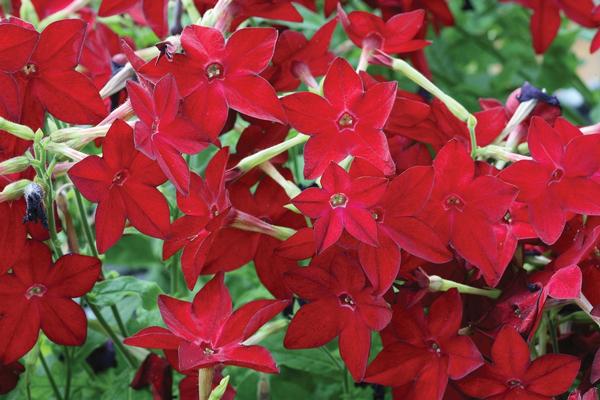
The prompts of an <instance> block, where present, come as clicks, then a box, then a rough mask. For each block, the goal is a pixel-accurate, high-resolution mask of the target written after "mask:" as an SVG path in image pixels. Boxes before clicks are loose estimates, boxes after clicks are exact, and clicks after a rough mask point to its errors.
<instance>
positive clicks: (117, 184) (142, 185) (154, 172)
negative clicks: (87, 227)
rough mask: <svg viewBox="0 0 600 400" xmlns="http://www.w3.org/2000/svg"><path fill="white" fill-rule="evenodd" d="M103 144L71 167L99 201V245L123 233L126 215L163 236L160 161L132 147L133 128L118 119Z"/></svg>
mask: <svg viewBox="0 0 600 400" xmlns="http://www.w3.org/2000/svg"><path fill="white" fill-rule="evenodd" d="M102 149H103V150H104V152H103V155H102V157H98V156H94V155H92V156H88V157H87V158H85V159H84V160H82V161H80V162H78V163H77V164H75V165H74V166H73V167H71V169H70V170H69V177H70V178H71V180H72V181H73V183H74V184H75V186H76V187H77V189H78V190H79V191H81V194H83V195H84V196H85V198H86V199H88V200H90V201H92V202H94V203H98V208H97V210H96V243H97V246H98V251H99V252H100V253H104V252H105V251H106V250H108V249H109V248H110V247H112V246H113V245H114V244H115V243H116V242H117V241H118V240H119V239H120V238H121V236H122V235H123V230H124V229H125V221H126V220H129V222H131V224H132V225H133V226H134V227H135V228H137V229H138V230H139V231H140V232H142V233H144V234H146V235H150V236H154V237H159V238H162V237H164V236H165V235H166V234H167V232H168V231H169V205H168V203H167V200H166V199H165V197H164V196H163V194H162V193H161V192H160V191H159V190H158V189H156V187H157V186H159V185H161V184H163V183H164V182H165V181H166V178H165V176H164V174H163V173H162V172H161V170H160V168H159V167H158V165H157V164H156V163H155V162H154V161H152V160H151V159H149V158H148V157H146V156H145V155H144V154H142V153H140V152H139V151H137V150H135V148H134V147H133V130H132V129H131V127H129V125H127V124H126V123H125V122H123V121H121V120H117V121H115V122H114V123H113V125H112V126H111V128H110V130H109V131H108V133H107V134H106V138H105V139H104V142H103V144H102Z"/></svg>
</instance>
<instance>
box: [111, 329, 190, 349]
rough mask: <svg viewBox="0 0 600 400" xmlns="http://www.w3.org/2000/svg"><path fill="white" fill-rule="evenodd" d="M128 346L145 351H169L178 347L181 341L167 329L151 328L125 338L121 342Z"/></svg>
mask: <svg viewBox="0 0 600 400" xmlns="http://www.w3.org/2000/svg"><path fill="white" fill-rule="evenodd" d="M123 343H125V344H126V345H128V346H136V347H143V348H145V349H169V350H171V349H172V350H175V349H177V347H179V343H181V339H180V338H178V337H177V336H175V335H173V334H172V333H171V332H170V331H169V330H168V329H165V328H161V327H159V326H151V327H150V328H145V329H142V330H141V331H139V332H138V333H136V334H135V335H133V336H130V337H128V338H125V340H124V341H123Z"/></svg>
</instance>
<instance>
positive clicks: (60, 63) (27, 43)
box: [0, 19, 106, 130]
mask: <svg viewBox="0 0 600 400" xmlns="http://www.w3.org/2000/svg"><path fill="white" fill-rule="evenodd" d="M13 23H14V24H18V25H19V26H21V27H25V28H26V29H29V30H30V31H31V32H30V33H25V32H23V31H21V32H20V34H19V35H17V36H16V37H15V43H12V44H13V45H14V46H17V47H19V46H21V45H22V46H23V48H22V49H21V50H19V51H17V55H18V56H19V57H17V58H16V59H15V60H14V61H13V67H16V68H13V69H12V70H11V71H8V72H10V74H8V75H7V77H8V81H12V84H13V85H16V87H18V92H19V98H18V101H17V103H18V104H19V107H20V110H21V112H20V121H21V122H22V123H23V124H26V125H29V126H30V127H31V128H32V129H34V130H35V129H38V128H40V127H41V126H42V125H43V121H44V113H45V112H46V111H48V112H49V113H50V114H52V115H53V116H55V117H56V118H58V119H60V120H63V121H65V122H68V123H71V124H96V123H98V122H100V121H101V120H102V118H103V117H104V116H105V115H106V107H105V106H104V103H103V102H102V99H101V98H100V95H99V94H98V90H97V89H96V87H95V86H94V84H93V83H92V81H91V80H90V79H89V78H87V77H86V76H85V75H83V74H82V73H80V72H77V71H76V70H75V67H76V66H77V64H78V62H79V57H80V55H81V49H82V46H83V41H84V37H85V30H86V24H85V22H83V21H82V20H79V19H67V20H62V21H57V22H54V23H52V24H50V25H48V27H47V28H46V29H44V31H43V32H42V33H41V34H39V35H38V34H36V33H35V31H33V28H32V27H31V26H30V25H28V24H25V23H23V22H16V21H15V22H13ZM2 26H4V24H2ZM3 29H7V28H3ZM34 34H35V35H36V36H37V37H38V39H37V40H32V37H33V35H34ZM32 45H33V47H32ZM26 49H27V50H28V49H31V52H30V54H29V56H28V57H27V58H24V59H23V58H21V57H20V56H23V55H24V54H25V50H26ZM11 57H12V55H11ZM22 60H24V63H22V64H20V65H17V64H16V63H14V62H16V61H19V63H21V61H22ZM2 80H4V81H5V82H4V83H5V84H6V83H7V81H6V77H5V78H1V79H0V82H1V81H2ZM9 89H10V88H9ZM9 93H10V92H9ZM14 102H15V100H14V99H13V100H10V103H14Z"/></svg>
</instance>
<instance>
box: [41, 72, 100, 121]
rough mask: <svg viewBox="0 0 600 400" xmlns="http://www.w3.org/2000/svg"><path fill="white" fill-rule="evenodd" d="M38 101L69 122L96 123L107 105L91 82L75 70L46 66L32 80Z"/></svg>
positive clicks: (49, 110)
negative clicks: (53, 68) (37, 77)
mask: <svg viewBox="0 0 600 400" xmlns="http://www.w3.org/2000/svg"><path fill="white" fill-rule="evenodd" d="M35 91H36V95H37V96H38V99H39V101H40V102H41V103H42V104H43V105H44V107H45V108H46V109H47V110H48V112H50V113H51V114H52V115H54V116H55V117H56V118H58V119H60V120H62V121H65V122H68V123H70V124H92V125H94V124H97V123H99V122H100V121H102V119H104V117H105V116H106V106H105V105H104V102H103V101H102V99H101V98H100V95H99V94H98V89H97V88H96V86H94V83H93V82H92V81H91V80H90V79H89V78H88V77H86V76H85V75H83V74H81V73H79V72H76V71H68V70H67V71H57V70H48V71H43V72H40V78H39V79H36V80H35Z"/></svg>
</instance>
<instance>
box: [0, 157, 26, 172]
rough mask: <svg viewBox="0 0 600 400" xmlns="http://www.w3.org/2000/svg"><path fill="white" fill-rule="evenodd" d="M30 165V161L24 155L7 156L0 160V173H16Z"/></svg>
mask: <svg viewBox="0 0 600 400" xmlns="http://www.w3.org/2000/svg"><path fill="white" fill-rule="evenodd" d="M30 165H31V162H30V161H29V159H28V158H27V157H25V156H18V157H13V158H9V159H8V160H5V161H2V162H0V175H8V174H16V173H17V172H21V171H24V170H26V169H27V168H28V167H29V166H30Z"/></svg>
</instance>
